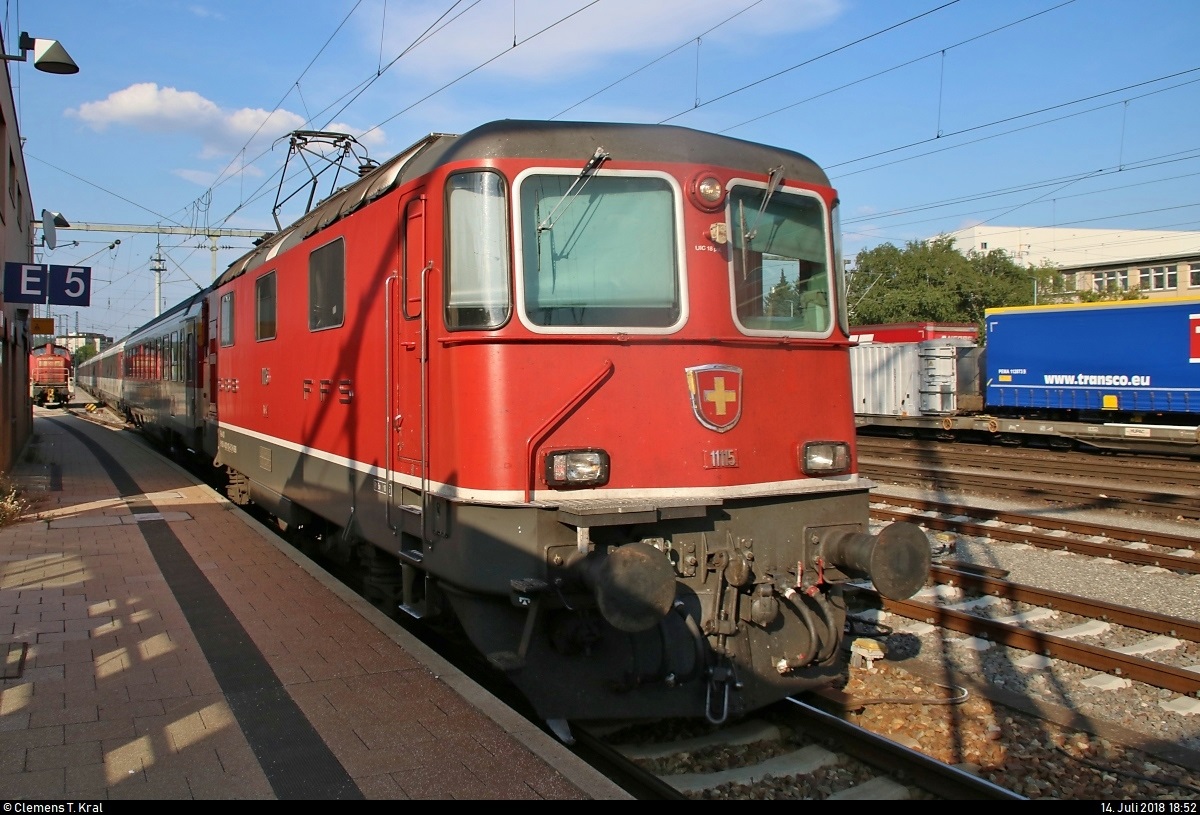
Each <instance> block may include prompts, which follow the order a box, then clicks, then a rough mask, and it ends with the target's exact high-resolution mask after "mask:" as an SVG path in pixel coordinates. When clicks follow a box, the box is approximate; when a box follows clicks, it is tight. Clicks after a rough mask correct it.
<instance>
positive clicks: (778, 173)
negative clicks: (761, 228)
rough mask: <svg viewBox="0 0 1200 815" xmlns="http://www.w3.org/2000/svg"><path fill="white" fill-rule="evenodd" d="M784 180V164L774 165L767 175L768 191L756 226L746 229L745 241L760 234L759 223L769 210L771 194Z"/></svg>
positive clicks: (755, 220)
mask: <svg viewBox="0 0 1200 815" xmlns="http://www.w3.org/2000/svg"><path fill="white" fill-rule="evenodd" d="M781 181H783V165H782V164H780V165H779V166H778V167H772V168H771V170H770V175H769V176H767V191H766V192H765V193H763V200H762V206H760V207H759V208H758V215H757V216H756V217H755V218H754V226H752V227H750V229H748V230H746V232H745V233H744V234H743V235H742V241H743V243H749V242H750V241H752V240H754V237H755V236H756V235H757V234H758V225H759V223H760V222H761V221H762V216H763V213H764V212H766V211H767V203H768V202H769V201H770V200H771V196H772V195H774V194H775V190H777V189H779V182H781Z"/></svg>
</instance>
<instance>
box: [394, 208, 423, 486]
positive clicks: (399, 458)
mask: <svg viewBox="0 0 1200 815" xmlns="http://www.w3.org/2000/svg"><path fill="white" fill-rule="evenodd" d="M425 203H426V201H425V196H424V195H423V194H417V195H414V196H411V197H408V198H406V199H405V200H403V201H401V203H400V219H401V223H402V224H403V230H402V232H403V234H402V237H401V246H400V269H399V274H398V276H397V278H398V279H397V280H396V283H395V288H396V291H395V295H394V303H395V306H394V307H393V312H392V313H393V315H394V319H393V325H394V327H395V328H394V330H393V331H392V337H391V340H390V341H391V342H392V343H393V346H392V386H391V387H392V393H391V404H392V417H391V445H392V459H393V462H394V464H393V469H394V470H395V471H396V472H397V473H399V474H400V475H401V476H415V477H417V478H420V477H421V476H422V475H423V469H422V461H423V456H422V439H423V437H424V436H423V433H422V422H423V421H424V420H425V411H424V394H423V393H422V386H421V382H422V377H421V368H422V365H423V364H424V361H425V358H426V352H425V348H424V347H423V346H424V340H423V336H422V330H421V326H422V319H423V317H424V314H423V308H424V304H423V303H422V285H423V282H424V278H425V274H426V270H427V269H428V268H429V258H428V250H427V245H426V236H425V228H426V223H425V221H426V219H425ZM409 483H412V482H411V480H409ZM394 494H395V495H396V496H397V498H398V497H399V492H398V491H397V492H395V493H394ZM397 503H399V501H397Z"/></svg>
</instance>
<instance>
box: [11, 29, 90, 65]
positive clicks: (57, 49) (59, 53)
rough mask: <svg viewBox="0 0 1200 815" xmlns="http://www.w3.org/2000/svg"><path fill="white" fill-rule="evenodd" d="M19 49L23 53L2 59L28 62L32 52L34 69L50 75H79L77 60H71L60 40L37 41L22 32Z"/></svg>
mask: <svg viewBox="0 0 1200 815" xmlns="http://www.w3.org/2000/svg"><path fill="white" fill-rule="evenodd" d="M17 47H18V48H19V49H21V53H19V54H0V58H3V59H10V60H16V61H18V62H26V61H27V60H28V59H29V52H30V51H32V52H33V67H34V68H37V69H38V70H39V71H45V72H46V73H48V74H77V73H79V66H78V65H76V64H75V60H73V59H71V55H70V54H68V53H67V49H65V48H63V47H62V46H61V45H60V44H59V42H58V40H41V39H35V38H34V37H31V36H29V34H27V33H26V32H24V31H22V32H21V38H20V39H19V40H18V41H17Z"/></svg>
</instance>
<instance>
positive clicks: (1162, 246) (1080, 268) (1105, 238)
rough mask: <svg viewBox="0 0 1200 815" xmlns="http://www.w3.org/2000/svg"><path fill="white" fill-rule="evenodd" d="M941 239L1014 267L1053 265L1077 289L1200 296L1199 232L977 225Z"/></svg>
mask: <svg viewBox="0 0 1200 815" xmlns="http://www.w3.org/2000/svg"><path fill="white" fill-rule="evenodd" d="M945 237H950V238H953V239H954V247H955V248H956V249H958V250H959V251H960V252H963V253H964V254H965V253H969V252H991V251H994V250H996V249H1003V250H1004V251H1005V253H1007V254H1008V256H1009V257H1011V258H1012V259H1013V260H1015V261H1017V262H1018V263H1024V264H1026V265H1029V266H1053V267H1055V268H1056V269H1058V270H1059V271H1060V272H1062V273H1063V275H1064V276H1065V277H1066V278H1067V285H1068V287H1070V284H1071V281H1074V284H1075V286H1074V288H1075V290H1076V291H1106V290H1108V289H1110V288H1113V289H1116V290H1119V291H1129V290H1130V289H1132V288H1134V287H1136V288H1138V290H1139V291H1141V292H1142V293H1143V294H1144V295H1146V296H1147V297H1150V298H1161V297H1182V296H1189V295H1190V296H1200V232H1166V231H1156V230H1138V229H1075V228H1073V227H1027V226H975V227H969V228H967V229H960V230H958V231H957V232H951V233H949V234H948V235H946V236H945Z"/></svg>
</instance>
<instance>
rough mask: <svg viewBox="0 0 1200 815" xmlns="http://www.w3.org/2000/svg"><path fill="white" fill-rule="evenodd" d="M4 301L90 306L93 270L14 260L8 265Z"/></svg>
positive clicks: (84, 267)
mask: <svg viewBox="0 0 1200 815" xmlns="http://www.w3.org/2000/svg"><path fill="white" fill-rule="evenodd" d="M4 302H6V303H49V304H50V305H52V306H90V305H91V304H92V269H91V267H90V266H52V265H47V264H44V263H14V262H11V261H10V262H8V263H5V264H4Z"/></svg>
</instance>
